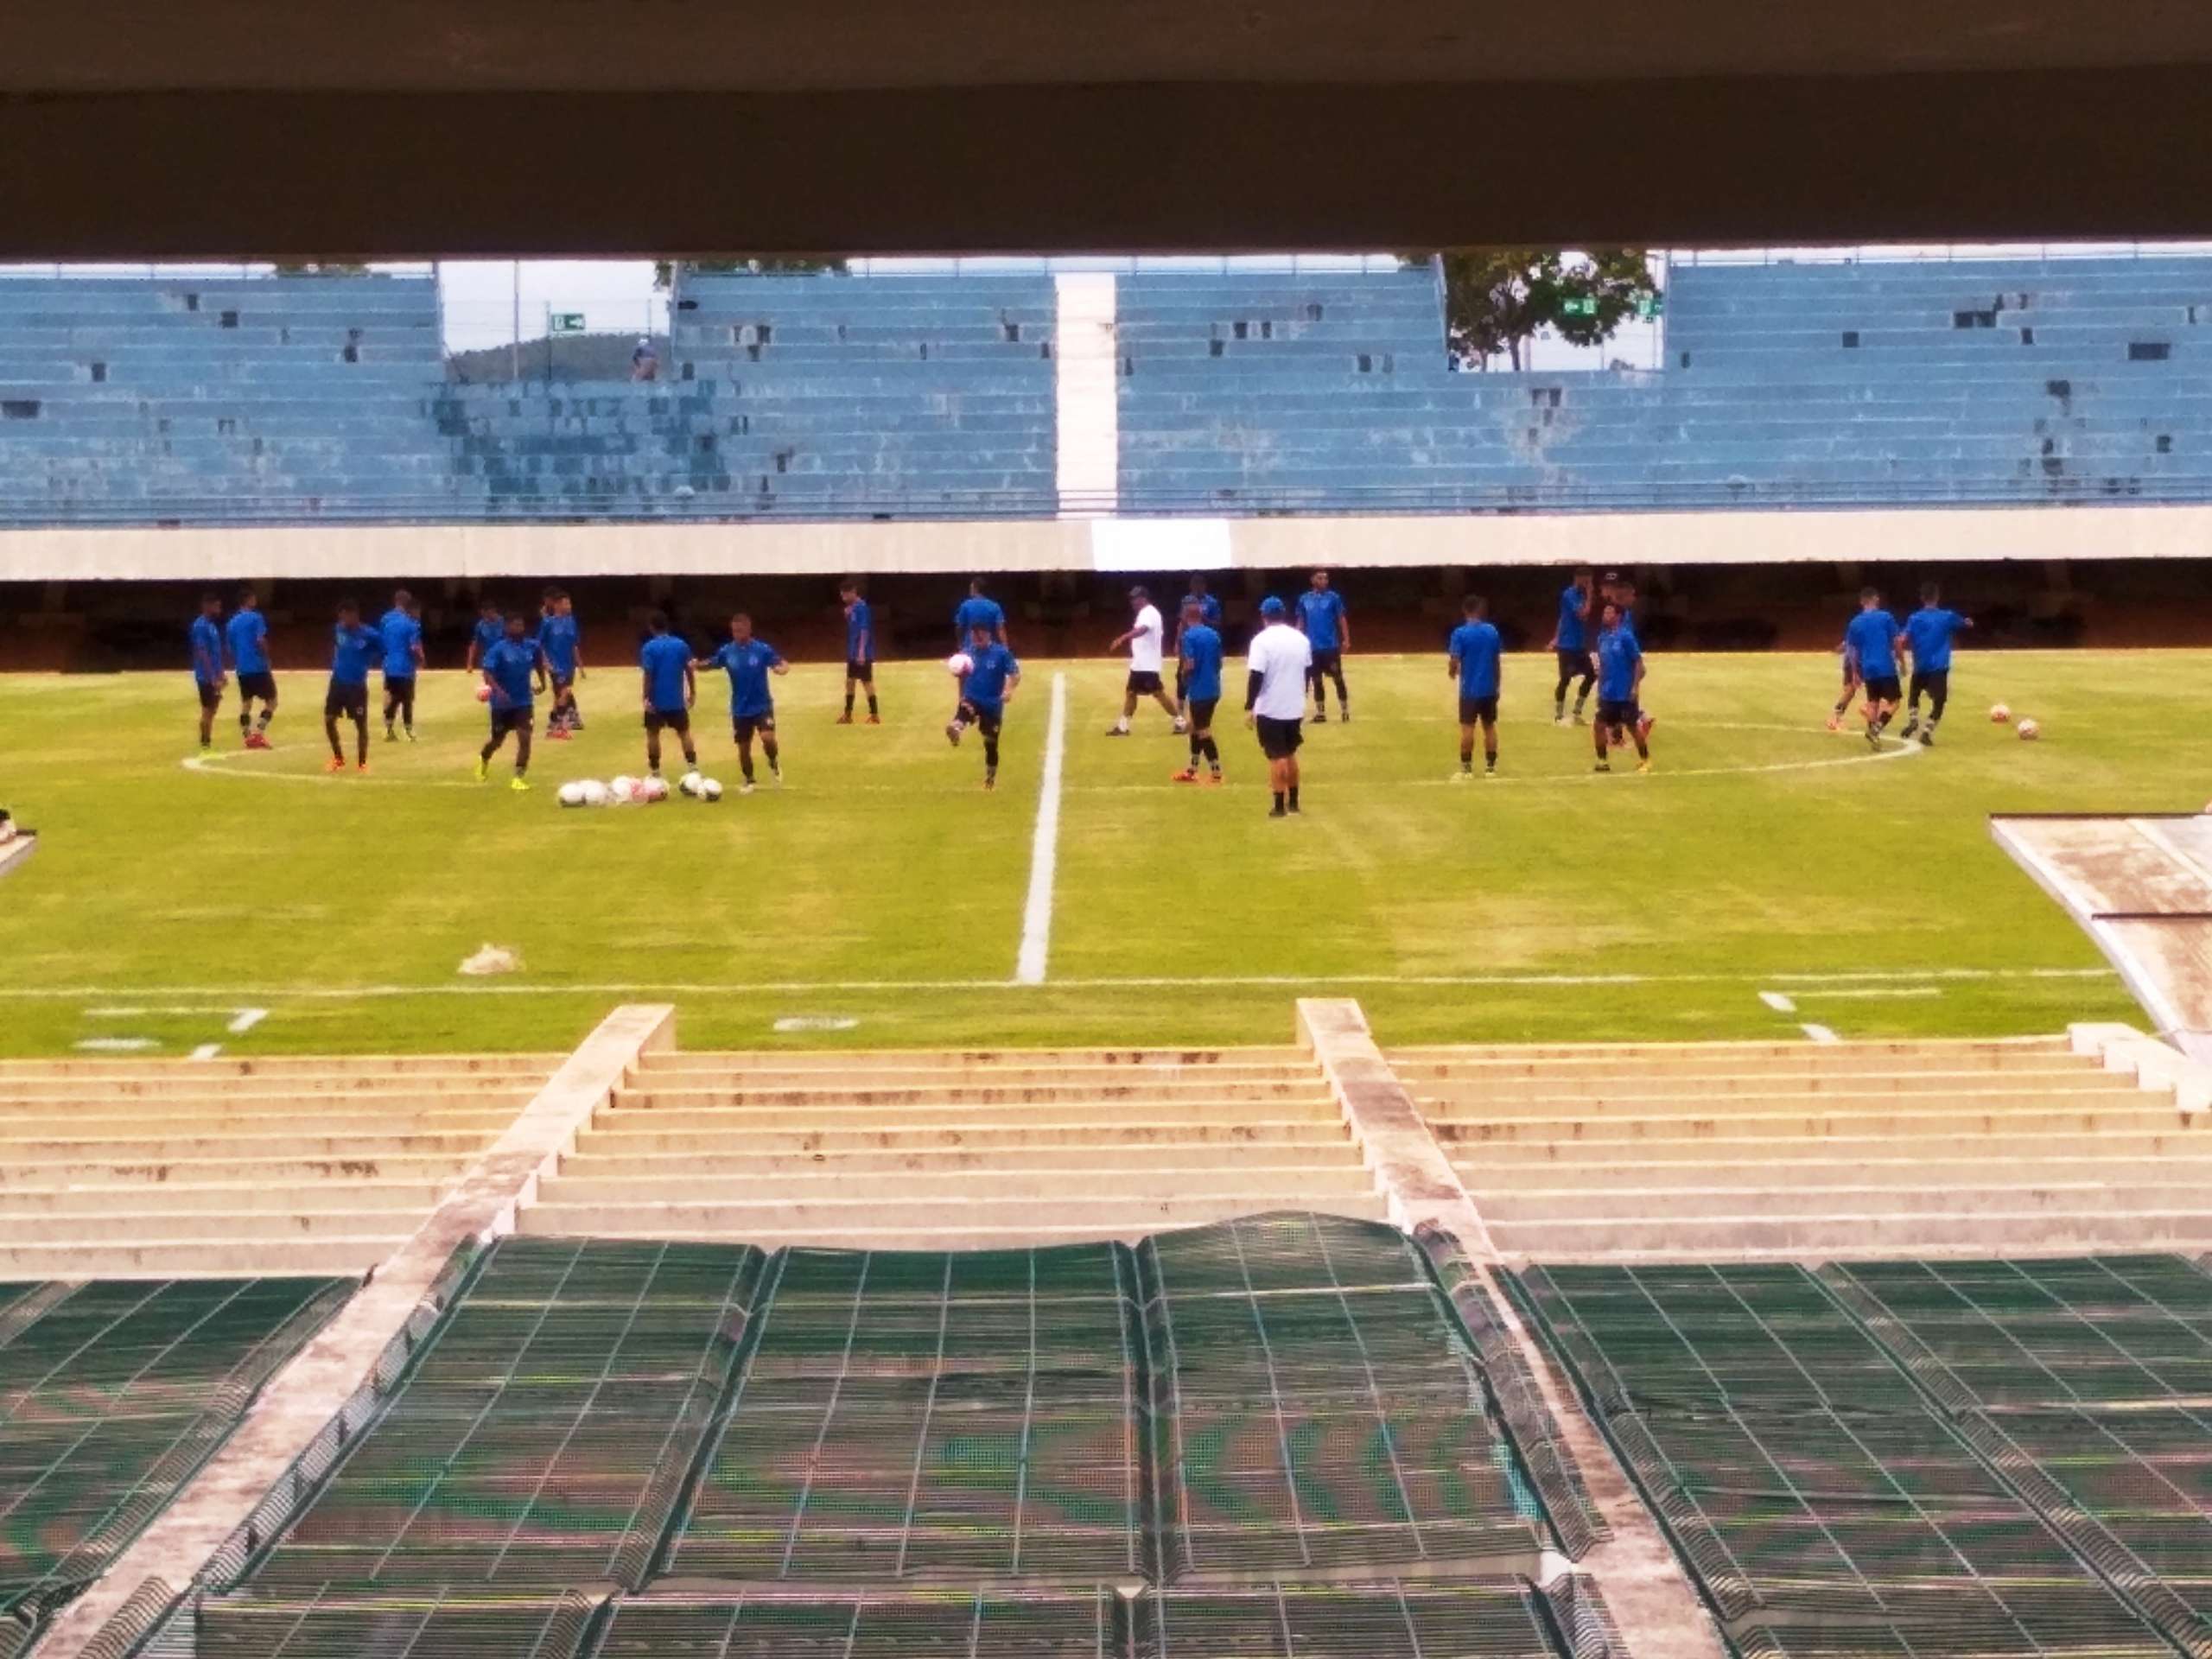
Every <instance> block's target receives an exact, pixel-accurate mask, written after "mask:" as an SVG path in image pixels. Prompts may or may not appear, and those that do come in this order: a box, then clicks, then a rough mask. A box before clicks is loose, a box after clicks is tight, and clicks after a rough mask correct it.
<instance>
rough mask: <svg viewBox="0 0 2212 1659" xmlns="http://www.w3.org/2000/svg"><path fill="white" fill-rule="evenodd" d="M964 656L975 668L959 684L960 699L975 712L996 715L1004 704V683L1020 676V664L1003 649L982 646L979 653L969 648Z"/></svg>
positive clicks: (1011, 654)
mask: <svg viewBox="0 0 2212 1659" xmlns="http://www.w3.org/2000/svg"><path fill="white" fill-rule="evenodd" d="M968 654H969V660H971V661H972V662H973V663H974V664H975V666H974V667H973V668H971V669H969V671H968V677H967V678H966V679H965V680H963V681H962V682H961V683H960V695H961V696H963V698H965V699H966V700H967V701H968V702H972V703H974V704H975V705H976V708H978V709H983V710H985V711H986V712H988V713H991V714H996V713H997V712H998V711H999V709H1001V707H1003V706H1004V705H1005V702H1006V683H1007V679H1008V678H1009V677H1012V676H1014V675H1016V674H1019V673H1020V672H1021V664H1020V663H1017V662H1016V661H1014V653H1013V652H1010V651H1008V650H1007V648H1006V647H1005V646H1004V645H985V646H984V647H983V648H982V650H981V651H976V650H975V649H973V648H972V647H971V648H970V650H969V653H968Z"/></svg>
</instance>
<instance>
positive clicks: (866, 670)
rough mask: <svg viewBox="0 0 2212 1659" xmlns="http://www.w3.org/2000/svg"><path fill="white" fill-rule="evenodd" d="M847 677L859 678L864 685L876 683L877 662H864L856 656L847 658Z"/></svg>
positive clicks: (851, 678)
mask: <svg viewBox="0 0 2212 1659" xmlns="http://www.w3.org/2000/svg"><path fill="white" fill-rule="evenodd" d="M845 677H846V678H847V679H849V680H858V681H860V682H861V683H862V684H864V685H874V683H875V664H874V663H873V662H867V663H863V662H861V661H860V660H858V659H857V658H850V657H849V658H846V659H845Z"/></svg>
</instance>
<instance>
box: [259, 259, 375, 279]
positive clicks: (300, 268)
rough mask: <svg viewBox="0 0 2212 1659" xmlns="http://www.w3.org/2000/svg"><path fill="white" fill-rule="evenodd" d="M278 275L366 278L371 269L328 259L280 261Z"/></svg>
mask: <svg viewBox="0 0 2212 1659" xmlns="http://www.w3.org/2000/svg"><path fill="white" fill-rule="evenodd" d="M368 274H369V268H368V267H367V266H366V265H354V264H343V263H340V262H336V261H333V260H327V259H306V260H288V259H279V260H278V261H277V275H278V276H279V277H365V276H367V275H368Z"/></svg>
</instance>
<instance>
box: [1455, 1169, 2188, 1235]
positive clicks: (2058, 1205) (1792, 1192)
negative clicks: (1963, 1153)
mask: <svg viewBox="0 0 2212 1659" xmlns="http://www.w3.org/2000/svg"><path fill="white" fill-rule="evenodd" d="M1473 1196H1474V1198H1475V1205H1476V1208H1478V1210H1480V1211H1482V1215H1483V1219H1484V1220H1485V1221H1487V1222H1491V1223H1492V1224H1502V1223H1519V1222H1552V1221H1602V1220H1605V1219H1607V1218H1608V1217H1610V1218H1611V1219H1614V1220H1618V1221H1627V1220H1630V1219H1631V1218H1649V1219H1653V1220H1694V1219H1697V1218H1699V1217H1705V1216H1734V1217H1761V1218H1767V1217H1799V1216H1835V1215H1855V1216H1869V1217H1872V1216H1910V1215H1942V1214H1949V1215H1955V1216H1968V1215H1982V1214H1993V1215H2030V1214H2057V1215H2075V1216H2091V1215H2103V1216H2109V1215H2129V1214H2134V1213H2137V1212H2139V1211H2163V1212H2166V1213H2171V1214H2175V1215H2180V1214H2186V1213H2187V1212H2189V1211H2191V1210H2196V1211H2202V1213H2203V1214H2204V1216H2205V1217H2206V1218H2207V1224H2208V1226H2212V1187H2208V1186H2207V1185H2205V1184H2204V1183H2203V1182H2202V1181H2195V1180H2190V1179H2187V1178H2186V1176H2185V1174H2182V1173H2176V1174H2175V1175H2172V1176H2169V1177H2168V1178H2167V1179H2164V1180H2163V1181H2158V1182H2154V1183H2151V1184H2149V1185H2103V1184H2101V1183H2099V1182H2095V1181H2052V1182H2046V1183H2036V1182H2021V1181H2018V1180H2015V1179H2005V1180H2003V1181H2001V1182H1987V1181H1986V1182H1981V1183H1975V1184H1972V1185H1963V1186H1945V1185H1913V1186H1840V1185H1821V1186H1804V1187H1800V1186H1792V1185H1785V1184H1782V1183H1777V1185H1774V1186H1771V1187H1769V1188H1767V1189H1765V1190H1764V1191H1753V1190H1746V1189H1745V1188H1742V1187H1732V1186H1675V1187H1661V1186H1649V1185H1646V1186H1611V1187H1605V1188H1602V1189H1591V1188H1580V1187H1573V1188H1562V1187H1533V1188H1532V1187H1514V1188H1509V1189H1484V1190H1483V1191H1481V1192H1475V1193H1474V1195H1473Z"/></svg>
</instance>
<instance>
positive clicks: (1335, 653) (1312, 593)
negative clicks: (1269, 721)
mask: <svg viewBox="0 0 2212 1659" xmlns="http://www.w3.org/2000/svg"><path fill="white" fill-rule="evenodd" d="M1298 628H1299V632H1301V633H1303V634H1304V635H1305V636H1306V645H1307V646H1308V648H1309V649H1310V650H1311V651H1312V652H1313V670H1312V679H1313V723H1314V724H1315V725H1316V726H1319V725H1324V724H1325V723H1326V722H1327V721H1328V718H1329V702H1328V694H1327V693H1326V692H1325V690H1323V688H1322V684H1321V682H1322V680H1323V679H1324V678H1328V679H1331V680H1334V681H1335V682H1336V685H1337V718H1338V719H1339V720H1347V721H1348V720H1350V719H1351V700H1350V699H1349V698H1348V697H1346V696H1345V695H1344V652H1347V651H1350V650H1351V618H1349V617H1347V616H1346V615H1345V614H1344V595H1343V594H1340V593H1338V592H1337V591H1336V589H1334V588H1332V587H1330V586H1329V573H1328V572H1327V571H1325V570H1316V571H1315V572H1314V573H1313V584H1312V585H1311V586H1310V587H1309V588H1307V589H1306V591H1305V592H1304V593H1302V594H1300V595H1299V596H1298Z"/></svg>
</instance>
